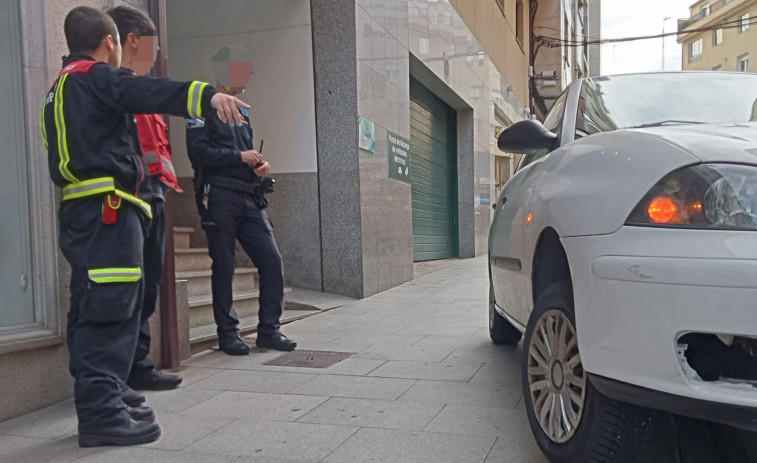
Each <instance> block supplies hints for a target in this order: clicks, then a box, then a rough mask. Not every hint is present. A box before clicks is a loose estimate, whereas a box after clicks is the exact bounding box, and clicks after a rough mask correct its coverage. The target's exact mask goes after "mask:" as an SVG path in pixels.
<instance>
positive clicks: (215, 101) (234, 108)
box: [210, 93, 250, 127]
mask: <svg viewBox="0 0 757 463" xmlns="http://www.w3.org/2000/svg"><path fill="white" fill-rule="evenodd" d="M210 106H212V107H213V109H215V110H216V111H218V118H219V119H220V120H221V122H225V123H227V124H229V125H236V126H237V127H240V126H241V125H242V115H241V114H240V113H239V109H240V108H245V109H250V105H248V104H247V103H245V102H244V101H242V100H240V99H239V98H237V97H234V96H231V95H226V94H224V93H216V94H215V95H213V98H211V99H210Z"/></svg>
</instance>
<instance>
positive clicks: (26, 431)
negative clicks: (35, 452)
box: [0, 399, 77, 439]
mask: <svg viewBox="0 0 757 463" xmlns="http://www.w3.org/2000/svg"><path fill="white" fill-rule="evenodd" d="M76 426H77V420H76V410H75V408H74V400H73V399H68V400H65V401H63V402H61V403H58V404H55V405H53V406H50V407H47V408H43V409H42V410H38V411H36V412H33V413H29V414H27V415H23V416H20V417H18V418H14V419H12V420H8V421H5V422H3V423H0V434H2V435H6V436H18V437H38V438H43V439H55V438H57V437H62V436H65V435H66V434H69V433H71V432H74V431H76Z"/></svg>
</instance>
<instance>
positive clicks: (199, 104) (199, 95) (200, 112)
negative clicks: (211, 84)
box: [195, 82, 208, 117]
mask: <svg viewBox="0 0 757 463" xmlns="http://www.w3.org/2000/svg"><path fill="white" fill-rule="evenodd" d="M207 86H208V84H206V83H205V82H200V90H199V92H197V116H195V117H202V115H203V114H205V112H204V111H203V107H202V95H204V94H205V87H207Z"/></svg>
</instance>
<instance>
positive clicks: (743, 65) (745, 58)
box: [736, 54, 749, 72]
mask: <svg viewBox="0 0 757 463" xmlns="http://www.w3.org/2000/svg"><path fill="white" fill-rule="evenodd" d="M736 66H737V70H738V71H739V72H749V54H746V55H741V56H739V57H738V58H736Z"/></svg>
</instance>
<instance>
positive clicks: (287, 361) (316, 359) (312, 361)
mask: <svg viewBox="0 0 757 463" xmlns="http://www.w3.org/2000/svg"><path fill="white" fill-rule="evenodd" d="M350 355H352V352H328V351H323V350H296V351H294V352H290V353H288V354H284V355H282V356H281V357H276V358H275V359H273V360H269V361H267V362H265V363H264V364H263V365H275V366H280V367H306V368H328V367H330V366H331V365H334V364H335V363H339V362H341V361H342V360H344V359H346V358H347V357H349V356H350Z"/></svg>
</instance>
